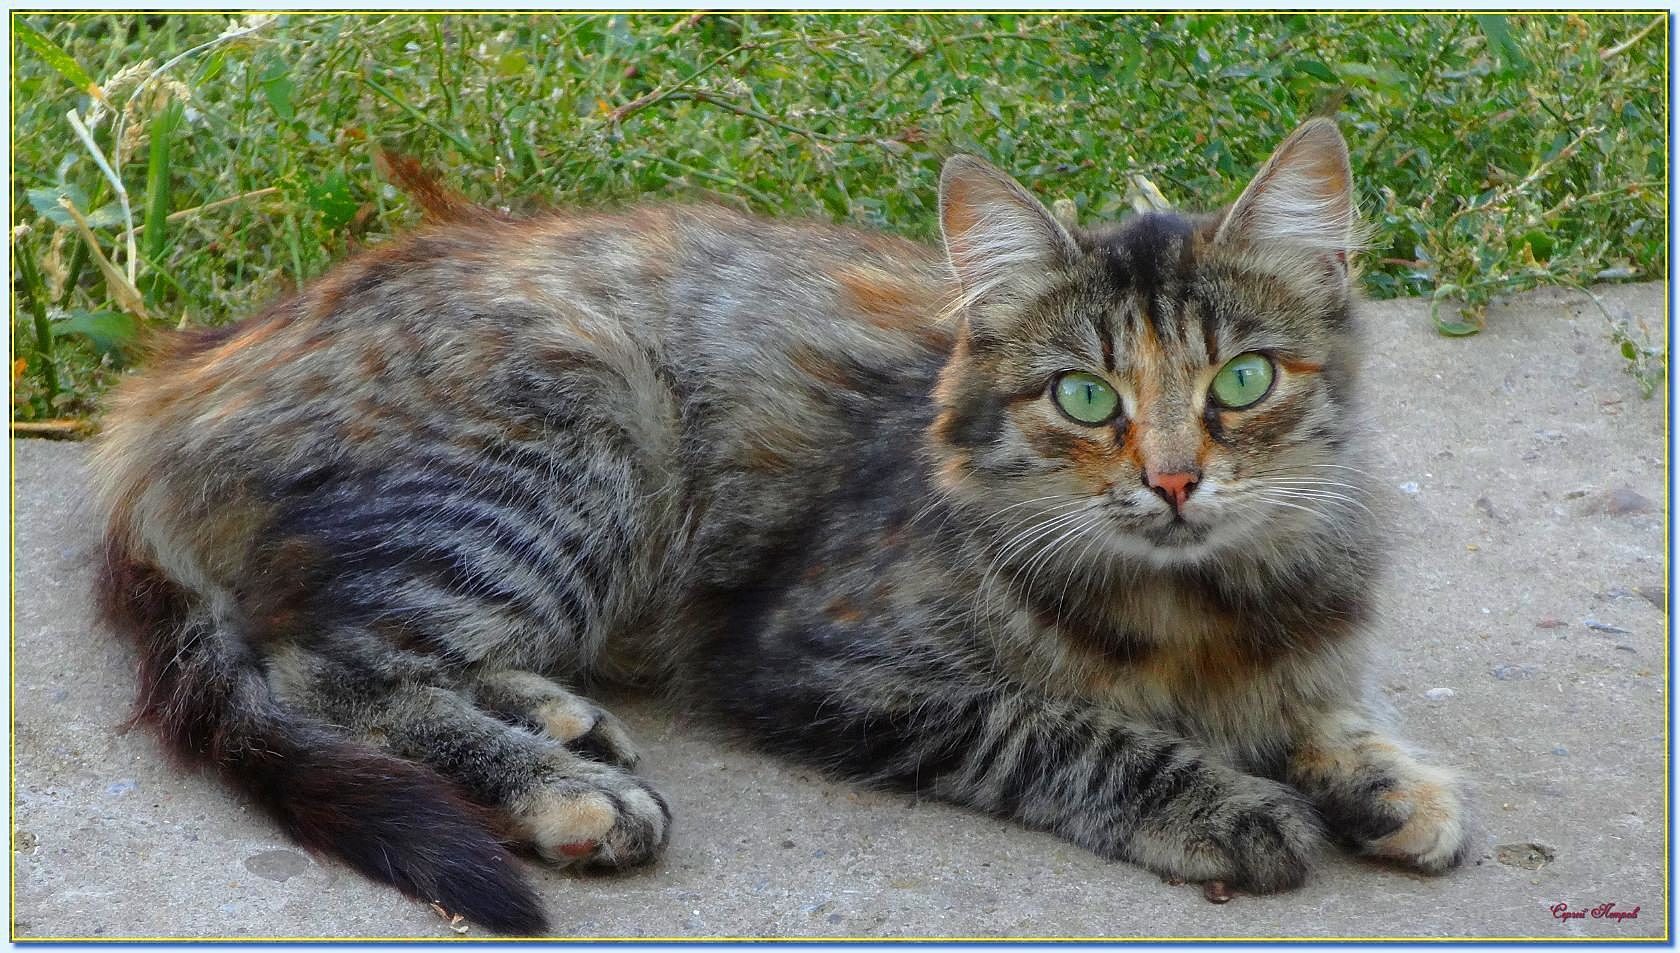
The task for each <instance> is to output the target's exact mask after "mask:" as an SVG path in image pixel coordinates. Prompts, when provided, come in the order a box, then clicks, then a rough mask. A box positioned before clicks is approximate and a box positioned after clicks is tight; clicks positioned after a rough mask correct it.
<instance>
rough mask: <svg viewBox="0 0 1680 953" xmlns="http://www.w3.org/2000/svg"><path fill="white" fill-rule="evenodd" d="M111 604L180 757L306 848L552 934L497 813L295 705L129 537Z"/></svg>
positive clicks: (242, 643) (112, 565)
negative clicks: (243, 797)
mask: <svg viewBox="0 0 1680 953" xmlns="http://www.w3.org/2000/svg"><path fill="white" fill-rule="evenodd" d="M113 535H114V536H115V535H120V534H113ZM100 602H101V609H102V611H103V614H104V615H105V617H106V619H107V621H108V622H109V623H110V624H111V625H112V626H113V627H114V628H116V629H117V630H119V631H121V632H122V633H123V634H124V635H126V636H127V637H128V638H130V639H131V640H132V641H133V642H134V644H135V646H136V647H137V648H138V650H139V653H140V698H139V704H138V706H137V710H136V712H135V716H134V719H135V721H137V722H147V723H149V724H151V725H152V726H153V727H154V728H155V729H156V730H157V732H158V734H159V735H161V736H162V738H163V739H164V741H165V742H166V743H167V744H168V745H169V747H170V748H171V749H173V751H174V752H175V753H176V754H178V755H179V756H180V757H181V758H183V759H184V760H188V761H191V762H195V763H200V764H210V765H214V766H215V767H216V768H218V769H219V770H220V771H221V773H222V774H223V775H224V776H225V777H226V778H227V779H228V780H229V781H230V782H231V783H233V784H234V785H235V786H237V787H239V788H240V789H242V790H243V791H245V792H246V793H247V794H249V795H250V797H251V798H252V799H253V800H255V801H256V802H257V803H258V804H259V805H261V807H262V808H263V809H264V810H265V811H267V813H268V814H269V815H271V816H272V817H273V818H274V819H275V821H277V822H278V823H279V824H280V826H281V827H282V828H284V829H285V831H286V832H287V833H288V834H290V835H291V836H292V837H293V838H294V839H295V840H296V841H297V842H298V843H300V844H302V845H303V846H304V847H307V848H310V849H312V850H315V851H319V852H321V853H323V854H328V855H331V856H334V857H337V858H339V859H341V860H343V861H344V862H345V863H347V864H349V865H350V866H351V867H353V868H355V869H356V870H357V871H359V872H361V873H362V874H364V875H365V876H367V877H370V878H373V879H375V880H379V881H382V882H384V883H388V884H391V885H392V886H395V887H396V888H398V889H399V890H401V891H403V892H404V893H406V894H408V895H409V896H411V897H414V898H416V899H419V900H423V901H428V902H431V903H435V904H437V905H438V906H440V907H442V908H443V909H445V910H446V911H448V912H450V913H452V914H460V915H462V916H464V917H466V918H467V919H469V920H471V921H473V922H475V923H478V924H480V925H481V926H483V927H485V928H487V929H490V930H494V931H496V932H498V933H510V934H520V935H527V936H529V935H536V934H541V933H545V932H546V923H545V918H544V916H543V912H542V908H541V905H540V904H539V902H538V900H537V896H536V894H535V892H534V891H533V890H532V889H531V887H530V886H529V885H528V884H527V883H526V882H525V881H524V879H523V878H522V877H521V876H520V874H519V870H518V865H517V863H516V862H515V861H514V858H513V856H512V855H511V854H510V853H509V852H508V850H507V849H506V847H504V846H503V844H502V843H501V842H500V841H499V840H498V839H497V838H496V836H495V835H494V834H493V833H492V831H493V826H492V822H491V821H490V819H489V818H488V816H487V815H486V814H485V812H483V811H481V810H480V809H479V808H477V807H475V806H473V805H472V804H470V803H469V802H467V801H466V800H465V799H463V798H462V797H461V796H460V795H459V794H457V793H456V792H455V790H454V789H452V788H451V787H450V785H449V784H448V782H446V781H445V780H444V779H443V778H442V777H441V776H439V775H437V774H435V773H433V772H432V771H430V770H428V769H426V768H424V767H422V766H420V765H417V764H413V763H411V762H408V761H404V760H402V759H399V758H395V757H392V756H390V755H386V754H384V753H382V752H380V751H378V750H377V749H374V748H372V747H371V746H367V745H362V744H359V743H357V742H355V741H353V740H351V739H349V738H346V737H344V736H342V735H339V734H337V733H335V732H334V731H332V730H331V729H330V728H328V727H327V726H326V725H324V724H321V723H319V722H313V721H311V720H309V719H307V718H304V717H301V716H299V715H297V714H295V713H292V712H289V711H287V710H286V709H284V708H283V707H282V706H281V705H280V704H279V703H278V702H277V701H276V700H275V699H274V697H273V696H272V694H271V693H270V692H269V689H268V685H267V682H266V681H265V679H264V677H263V674H262V671H261V669H260V668H259V667H258V664H257V659H256V656H255V654H254V653H253V652H252V650H251V649H250V646H249V642H248V641H247V640H246V639H245V638H242V637H241V636H240V634H239V633H238V632H237V631H232V630H231V629H230V624H229V623H228V622H226V621H224V620H219V619H218V618H217V614H216V613H215V612H213V611H212V610H211V608H210V607H209V606H207V605H204V604H203V602H202V600H199V599H197V598H195V597H194V596H193V595H192V594H190V593H189V592H188V591H187V590H186V589H185V588H183V587H182V586H180V585H178V584H177V583H176V582H175V581H173V580H172V579H170V578H169V577H168V576H167V575H166V574H165V573H164V572H163V571H162V570H161V569H159V568H157V567H156V566H153V565H151V564H150V563H149V562H147V561H145V560H142V559H138V558H136V557H135V556H134V554H132V553H131V552H129V551H128V550H127V547H126V546H125V545H123V543H122V542H120V541H111V542H108V543H107V552H106V564H105V566H104V570H103V572H102V574H101V579H100Z"/></svg>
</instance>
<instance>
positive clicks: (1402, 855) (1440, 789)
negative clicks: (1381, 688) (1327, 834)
mask: <svg viewBox="0 0 1680 953" xmlns="http://www.w3.org/2000/svg"><path fill="white" fill-rule="evenodd" d="M1287 779H1288V781H1289V783H1290V784H1292V785H1294V786H1295V787H1296V788H1298V789H1299V790H1300V791H1302V792H1303V793H1304V794H1306V795H1307V796H1308V797H1309V798H1310V799H1311V800H1312V801H1313V803H1314V804H1316V805H1317V806H1318V809H1319V811H1320V812H1321V813H1322V815H1323V817H1324V819H1325V822H1326V824H1327V825H1328V826H1329V827H1330V829H1331V830H1332V832H1334V833H1335V834H1337V835H1339V836H1341V837H1342V838H1344V839H1346V840H1347V841H1348V842H1349V843H1350V844H1351V845H1352V846H1354V847H1355V848H1357V849H1358V850H1359V851H1360V852H1362V853H1365V854H1369V855H1371V856H1374V857H1383V858H1387V859H1390V860H1396V861H1399V862H1401V863H1404V864H1407V865H1409V866H1411V867H1414V868H1416V869H1418V870H1420V871H1423V872H1425V873H1432V874H1433V873H1441V872H1443V871H1446V870H1448V869H1450V868H1452V867H1455V866H1457V865H1458V864H1460V863H1462V862H1463V861H1464V859H1465V856H1466V854H1467V853H1468V852H1469V850H1470V844H1471V836H1470V835H1471V823H1470V818H1469V814H1468V810H1467V804H1466V800H1467V799H1466V796H1465V789H1464V785H1463V783H1462V782H1461V781H1460V780H1459V779H1458V778H1457V777H1456V776H1455V775H1454V774H1453V773H1452V772H1450V771H1447V770H1446V769H1444V768H1439V767H1435V766H1434V765H1429V764H1425V763H1423V762H1421V761H1419V760H1418V759H1417V758H1415V757H1413V756H1412V754H1411V753H1410V752H1409V751H1407V749H1406V747H1405V745H1403V744H1402V743H1401V742H1399V741H1397V740H1395V739H1394V738H1393V737H1391V736H1390V735H1388V734H1387V733H1386V732H1385V731H1384V730H1383V729H1382V728H1381V727H1380V726H1379V725H1378V724H1377V723H1376V722H1374V721H1373V720H1372V719H1370V718H1368V717H1367V716H1365V715H1364V714H1361V713H1359V712H1356V711H1351V710H1336V711H1329V712H1323V713H1320V714H1319V715H1318V716H1317V717H1316V718H1315V719H1313V721H1312V722H1311V723H1310V724H1309V726H1308V727H1307V729H1306V730H1305V732H1303V734H1302V735H1301V737H1300V738H1299V739H1298V741H1297V742H1296V744H1295V746H1294V748H1293V750H1292V751H1291V752H1290V755H1289V759H1288V763H1287Z"/></svg>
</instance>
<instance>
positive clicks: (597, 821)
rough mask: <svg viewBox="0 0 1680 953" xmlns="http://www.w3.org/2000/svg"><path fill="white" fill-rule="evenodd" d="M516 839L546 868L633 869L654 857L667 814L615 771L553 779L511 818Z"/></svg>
mask: <svg viewBox="0 0 1680 953" xmlns="http://www.w3.org/2000/svg"><path fill="white" fill-rule="evenodd" d="M513 815H514V818H515V820H516V821H517V822H518V824H519V827H520V828H521V831H520V832H521V833H522V834H523V835H524V836H525V837H526V838H527V839H528V840H529V841H530V842H531V844H532V846H533V847H535V848H536V851H537V853H538V854H539V855H541V856H542V858H543V859H544V860H547V861H549V862H550V863H554V864H560V865H566V864H572V863H581V864H584V865H587V866H597V867H635V866H639V865H641V864H645V863H647V862H649V861H651V860H653V859H654V858H655V857H657V856H659V854H660V852H661V851H662V850H663V849H664V847H665V844H666V842H667V841H668V840H669V839H670V834H671V810H670V808H669V807H667V806H666V804H665V799H664V798H662V797H660V796H659V794H658V793H657V792H655V791H654V790H653V789H652V788H651V787H649V786H648V785H647V784H646V783H644V782H643V781H642V780H641V779H639V778H636V777H634V776H632V775H630V774H627V773H625V772H623V771H619V770H617V769H614V768H607V767H604V766H603V767H600V768H598V769H596V770H591V771H588V772H584V773H580V774H577V775H570V776H566V777H557V778H554V779H553V780H551V781H549V782H548V783H546V784H544V785H543V786H541V787H540V788H538V789H537V790H535V791H533V792H531V793H530V794H529V795H527V796H526V798H525V799H524V803H523V804H521V805H519V806H518V808H517V809H516V810H515V811H514V812H513Z"/></svg>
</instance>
